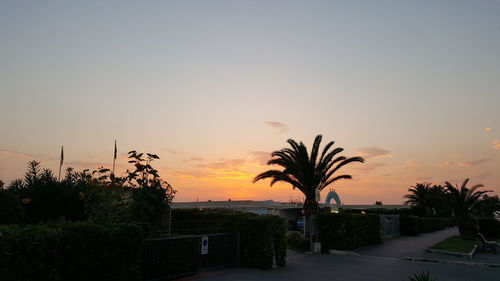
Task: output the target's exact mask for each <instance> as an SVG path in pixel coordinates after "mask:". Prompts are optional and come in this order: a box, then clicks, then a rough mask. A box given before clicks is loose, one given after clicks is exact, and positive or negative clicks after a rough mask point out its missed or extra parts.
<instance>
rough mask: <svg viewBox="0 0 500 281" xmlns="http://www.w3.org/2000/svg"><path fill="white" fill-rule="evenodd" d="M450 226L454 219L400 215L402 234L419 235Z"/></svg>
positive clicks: (400, 230)
mask: <svg viewBox="0 0 500 281" xmlns="http://www.w3.org/2000/svg"><path fill="white" fill-rule="evenodd" d="M450 226H453V220H452V219H449V218H435V217H416V216H400V218H399V233H400V234H401V235H418V234H419V233H427V232H433V231H437V230H441V229H443V228H446V227H450Z"/></svg>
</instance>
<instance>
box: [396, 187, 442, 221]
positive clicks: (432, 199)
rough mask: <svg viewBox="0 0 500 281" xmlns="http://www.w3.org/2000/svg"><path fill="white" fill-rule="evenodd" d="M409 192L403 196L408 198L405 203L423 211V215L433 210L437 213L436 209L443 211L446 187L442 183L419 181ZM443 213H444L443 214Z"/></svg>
mask: <svg viewBox="0 0 500 281" xmlns="http://www.w3.org/2000/svg"><path fill="white" fill-rule="evenodd" d="M408 192H409V193H408V194H406V195H405V196H403V198H406V199H407V200H406V201H405V202H404V204H405V205H409V206H411V207H414V208H416V209H417V210H419V209H420V210H421V211H423V214H422V215H429V214H430V212H431V210H432V211H433V215H435V213H436V210H439V211H440V212H443V210H442V209H443V208H442V205H443V202H444V200H445V199H444V188H443V187H442V186H440V185H431V184H430V183H417V184H416V185H415V186H412V187H411V188H410V189H408ZM441 215H442V214H441Z"/></svg>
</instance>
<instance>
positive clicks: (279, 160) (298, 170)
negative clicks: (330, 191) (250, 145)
mask: <svg viewBox="0 0 500 281" xmlns="http://www.w3.org/2000/svg"><path fill="white" fill-rule="evenodd" d="M321 140H322V136H321V135H318V136H316V138H315V139H314V144H313V146H312V149H311V153H310V154H309V153H308V151H307V147H306V146H305V145H304V143H302V142H300V143H297V142H296V141H294V140H292V139H289V140H287V142H288V144H289V145H290V146H291V148H283V149H281V150H278V151H274V152H272V153H271V156H272V157H273V158H272V159H271V160H269V161H268V162H267V164H268V165H277V166H280V167H281V168H282V170H274V169H273V170H268V171H266V172H263V173H261V174H259V175H257V176H256V177H255V178H254V179H253V182H254V183H255V182H257V181H259V180H262V179H267V178H270V179H271V186H272V185H274V184H275V183H277V182H285V183H288V184H290V185H291V186H292V188H294V189H295V188H297V189H299V190H300V191H301V192H302V193H303V194H304V195H305V201H304V207H303V211H304V215H305V217H306V231H307V232H308V233H307V234H309V235H311V236H312V235H313V233H314V232H315V231H314V228H315V227H314V226H313V223H311V216H312V215H315V214H317V213H318V202H317V201H316V192H317V191H321V190H323V189H324V188H325V187H327V186H328V185H330V184H332V183H334V182H336V181H338V180H341V179H351V178H352V177H351V176H350V175H347V174H343V175H339V176H336V172H337V171H338V170H339V169H340V168H342V167H343V166H345V165H347V164H349V163H352V162H364V159H363V158H361V157H351V158H347V157H345V156H337V155H338V154H339V153H341V152H342V151H343V150H344V149H343V148H335V149H332V150H330V149H331V148H332V147H333V145H334V142H333V141H331V142H329V143H328V144H327V145H326V146H325V147H324V148H323V151H322V152H321V154H320V153H319V152H320V144H321ZM311 247H312V246H311Z"/></svg>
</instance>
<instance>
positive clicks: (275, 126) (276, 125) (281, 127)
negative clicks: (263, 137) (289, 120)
mask: <svg viewBox="0 0 500 281" xmlns="http://www.w3.org/2000/svg"><path fill="white" fill-rule="evenodd" d="M265 124H266V125H268V126H271V128H273V129H275V130H276V131H277V132H278V133H279V134H282V133H284V132H287V131H288V130H290V128H289V127H288V126H287V125H286V124H284V123H281V122H274V121H266V122H265Z"/></svg>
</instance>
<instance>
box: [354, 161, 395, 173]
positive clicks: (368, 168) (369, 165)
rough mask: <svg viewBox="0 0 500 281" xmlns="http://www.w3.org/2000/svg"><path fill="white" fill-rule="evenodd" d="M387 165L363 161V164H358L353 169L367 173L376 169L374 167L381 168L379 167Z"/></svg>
mask: <svg viewBox="0 0 500 281" xmlns="http://www.w3.org/2000/svg"><path fill="white" fill-rule="evenodd" d="M387 165H388V164H386V163H365V164H363V165H361V166H358V167H356V168H354V169H355V171H356V172H360V173H365V174H368V173H370V172H371V171H373V170H376V169H378V168H381V167H385V166H387Z"/></svg>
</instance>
